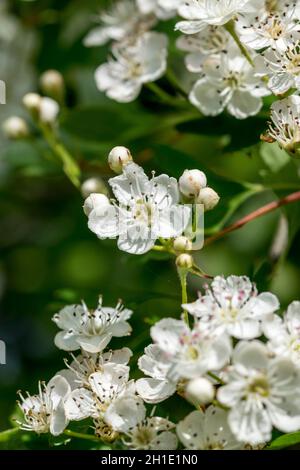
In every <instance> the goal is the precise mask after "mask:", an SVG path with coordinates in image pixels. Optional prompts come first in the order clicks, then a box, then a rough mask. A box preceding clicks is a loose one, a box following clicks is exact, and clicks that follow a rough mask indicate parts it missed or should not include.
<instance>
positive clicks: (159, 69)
mask: <svg viewBox="0 0 300 470" xmlns="http://www.w3.org/2000/svg"><path fill="white" fill-rule="evenodd" d="M167 44H168V39H167V36H166V35H165V34H162V33H157V32H146V33H144V34H143V35H141V36H138V37H137V38H136V40H135V41H134V42H131V43H126V44H115V45H114V46H113V47H112V56H113V57H112V58H111V59H110V60H109V61H108V62H107V63H104V64H102V65H100V67H98V69H97V70H96V72H95V79H96V84H97V87H98V88H99V90H100V91H104V92H106V95H107V96H108V97H109V98H111V99H113V100H115V101H119V102H121V103H128V102H130V101H133V100H135V99H136V98H137V97H138V95H139V93H140V91H141V89H142V86H143V85H144V84H145V83H148V82H153V81H155V80H158V79H159V78H160V77H162V75H163V74H164V73H165V71H166V67H167V54H168V51H167Z"/></svg>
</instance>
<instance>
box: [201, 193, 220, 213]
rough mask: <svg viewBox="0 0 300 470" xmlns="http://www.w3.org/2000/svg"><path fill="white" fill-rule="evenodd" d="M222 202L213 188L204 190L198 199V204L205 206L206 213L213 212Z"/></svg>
mask: <svg viewBox="0 0 300 470" xmlns="http://www.w3.org/2000/svg"><path fill="white" fill-rule="evenodd" d="M219 201H220V196H219V195H218V193H216V191H215V190H214V189H212V188H203V189H201V191H200V194H199V196H198V198H197V203H198V204H203V205H204V210H205V211H211V210H212V209H214V208H215V207H216V205H217V204H218V203H219Z"/></svg>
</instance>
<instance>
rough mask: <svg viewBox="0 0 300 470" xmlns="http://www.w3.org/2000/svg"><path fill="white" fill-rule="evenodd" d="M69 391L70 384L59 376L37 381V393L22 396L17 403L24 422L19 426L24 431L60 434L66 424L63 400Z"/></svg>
mask: <svg viewBox="0 0 300 470" xmlns="http://www.w3.org/2000/svg"><path fill="white" fill-rule="evenodd" d="M70 392H71V388H70V385H69V384H68V382H67V381H66V380H65V379H64V378H63V377H61V376H59V375H56V376H55V377H53V378H52V379H51V380H50V382H48V384H47V385H46V384H44V383H41V382H39V394H38V395H33V396H31V395H29V393H27V395H26V396H25V397H24V396H23V395H22V393H21V392H19V396H20V398H21V400H22V401H21V402H18V405H19V407H20V409H21V411H22V412H23V414H24V422H20V423H19V424H20V427H21V429H23V430H24V431H34V432H36V433H37V434H43V433H48V432H50V433H51V434H53V435H54V436H58V435H59V434H61V433H62V432H63V431H64V429H65V428H66V427H67V425H68V422H69V421H68V419H67V417H66V413H65V401H66V399H67V397H68V396H69V394H70Z"/></svg>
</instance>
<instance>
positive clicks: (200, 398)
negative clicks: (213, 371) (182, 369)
mask: <svg viewBox="0 0 300 470" xmlns="http://www.w3.org/2000/svg"><path fill="white" fill-rule="evenodd" d="M214 397H215V388H214V386H213V384H212V383H211V382H210V381H209V380H207V379H204V378H203V377H199V378H198V379H193V380H191V381H190V382H189V383H188V384H187V387H186V389H185V398H186V399H187V400H188V401H189V402H190V403H192V404H193V405H194V406H196V407H198V406H201V405H208V404H209V403H211V402H212V401H213V399H214Z"/></svg>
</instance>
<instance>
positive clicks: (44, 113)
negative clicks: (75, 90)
mask: <svg viewBox="0 0 300 470" xmlns="http://www.w3.org/2000/svg"><path fill="white" fill-rule="evenodd" d="M58 113H59V104H58V103H57V102H56V101H54V100H53V99H52V98H48V97H47V96H46V97H44V98H42V99H41V106H40V115H39V118H40V120H41V121H42V122H44V123H46V124H53V123H54V122H55V121H56V118H57V115H58Z"/></svg>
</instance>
